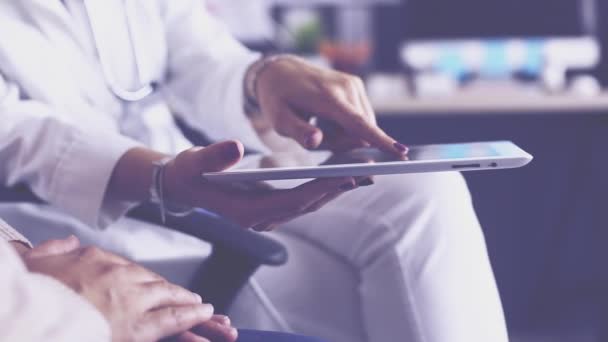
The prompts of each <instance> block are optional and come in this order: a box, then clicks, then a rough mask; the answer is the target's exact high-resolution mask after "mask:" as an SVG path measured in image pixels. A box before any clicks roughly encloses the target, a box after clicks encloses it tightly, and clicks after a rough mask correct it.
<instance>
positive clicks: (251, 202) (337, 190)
mask: <svg viewBox="0 0 608 342" xmlns="http://www.w3.org/2000/svg"><path fill="white" fill-rule="evenodd" d="M242 157H243V145H242V144H241V143H239V142H237V141H227V142H223V143H218V144H214V145H211V146H208V147H205V148H200V147H199V148H193V149H190V150H187V151H185V152H182V153H180V154H179V155H178V156H177V157H176V158H175V159H174V160H173V161H171V162H170V163H169V164H167V168H166V171H165V182H164V183H165V192H166V198H167V199H168V200H169V201H171V202H174V203H176V204H182V205H189V206H194V207H201V208H206V209H209V210H212V211H214V212H216V213H218V214H220V215H222V216H224V217H227V218H230V219H232V220H233V221H235V222H236V223H238V224H240V225H241V226H243V227H246V228H253V229H255V230H258V231H267V230H271V229H274V228H275V227H276V226H277V225H279V224H281V223H284V222H286V221H290V220H292V219H294V218H296V217H298V216H301V215H304V214H306V213H310V212H313V211H316V210H318V209H320V208H321V207H323V206H324V205H325V204H327V203H328V202H330V201H331V200H333V199H335V198H337V197H338V196H340V195H342V194H343V193H345V192H347V191H349V190H352V189H355V188H356V187H357V184H356V183H355V180H354V179H353V178H352V177H343V178H326V179H317V180H314V181H311V182H308V183H306V184H303V185H300V186H298V187H296V188H293V189H281V190H277V189H273V188H271V187H258V188H254V189H245V188H243V187H241V186H235V185H234V184H216V183H211V182H208V181H205V180H204V179H203V178H202V176H201V174H202V173H204V172H215V171H222V170H225V169H227V168H229V167H230V166H232V165H234V164H236V163H237V162H238V161H240V160H241V158H242Z"/></svg>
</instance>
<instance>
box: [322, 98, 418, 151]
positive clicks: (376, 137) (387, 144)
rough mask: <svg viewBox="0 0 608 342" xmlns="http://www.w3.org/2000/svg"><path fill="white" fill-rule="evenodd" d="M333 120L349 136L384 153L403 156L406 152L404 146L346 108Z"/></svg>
mask: <svg viewBox="0 0 608 342" xmlns="http://www.w3.org/2000/svg"><path fill="white" fill-rule="evenodd" d="M334 120H336V121H337V122H338V123H339V124H340V125H341V126H342V127H343V128H344V129H345V130H346V131H348V132H349V133H350V134H353V135H356V136H357V137H358V138H361V139H363V140H365V141H367V142H368V143H370V144H371V145H372V146H375V147H377V148H379V149H381V150H383V151H385V152H388V153H392V154H397V155H399V156H403V155H405V154H406V153H407V151H408V149H407V147H406V146H405V145H403V144H401V143H399V142H397V141H396V140H395V139H393V138H392V137H390V136H389V135H388V134H386V132H384V131H383V130H382V129H381V128H380V127H378V126H376V125H373V124H371V123H370V122H369V121H368V120H366V119H365V117H364V116H362V115H359V114H357V113H355V112H354V111H352V110H351V109H350V108H348V107H346V108H344V111H343V112H342V113H341V114H340V115H334Z"/></svg>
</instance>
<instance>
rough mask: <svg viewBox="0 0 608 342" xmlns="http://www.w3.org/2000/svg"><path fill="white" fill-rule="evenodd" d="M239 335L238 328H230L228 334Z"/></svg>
mask: <svg viewBox="0 0 608 342" xmlns="http://www.w3.org/2000/svg"><path fill="white" fill-rule="evenodd" d="M238 335H239V332H238V330H236V328H230V336H232V337H237V336H238Z"/></svg>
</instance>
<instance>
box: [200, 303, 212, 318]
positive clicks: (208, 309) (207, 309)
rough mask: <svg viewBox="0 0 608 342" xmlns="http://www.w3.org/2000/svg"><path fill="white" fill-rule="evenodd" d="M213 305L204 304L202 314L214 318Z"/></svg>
mask: <svg viewBox="0 0 608 342" xmlns="http://www.w3.org/2000/svg"><path fill="white" fill-rule="evenodd" d="M214 310H215V309H214V308H213V305H211V304H203V305H201V313H202V314H203V315H205V316H212V315H213V312H214Z"/></svg>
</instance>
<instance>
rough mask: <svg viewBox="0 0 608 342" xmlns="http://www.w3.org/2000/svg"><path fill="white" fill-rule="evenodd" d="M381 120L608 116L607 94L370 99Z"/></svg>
mask: <svg viewBox="0 0 608 342" xmlns="http://www.w3.org/2000/svg"><path fill="white" fill-rule="evenodd" d="M371 101H372V105H373V106H374V109H375V110H376V112H377V113H378V115H381V116H400V115H427V114H441V115H446V114H450V113H458V114H471V115H483V114H508V113H539V114H541V113H542V114H547V113H551V114H559V113H575V112H584V113H589V112H604V113H606V115H608V92H604V93H602V94H600V95H598V96H594V97H582V96H576V95H524V94H509V93H505V94H501V95H498V94H496V93H492V94H490V93H488V94H480V93H474V94H473V93H470V94H459V95H454V96H449V97H436V98H432V97H429V98H414V97H411V96H408V95H404V96H402V97H398V98H392V99H380V98H373V97H372V98H371Z"/></svg>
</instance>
